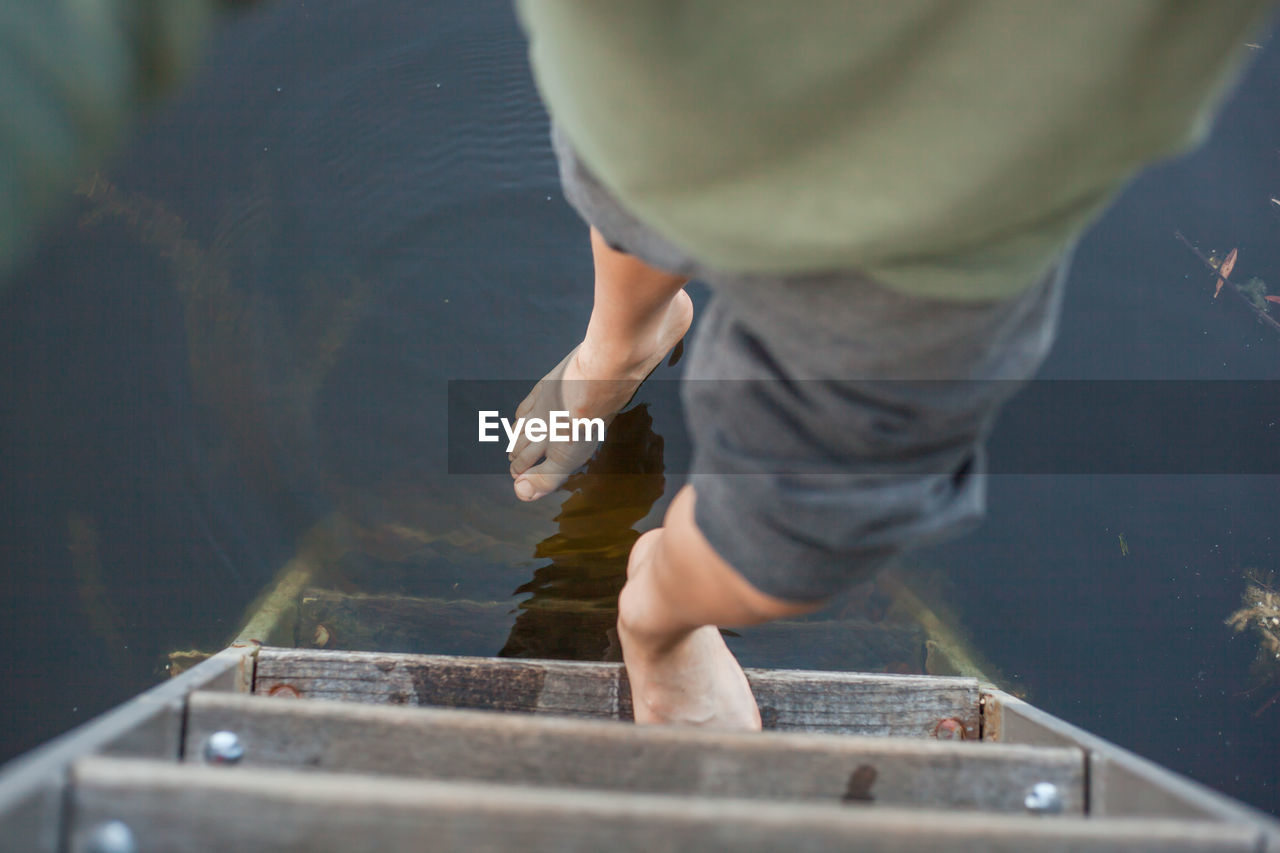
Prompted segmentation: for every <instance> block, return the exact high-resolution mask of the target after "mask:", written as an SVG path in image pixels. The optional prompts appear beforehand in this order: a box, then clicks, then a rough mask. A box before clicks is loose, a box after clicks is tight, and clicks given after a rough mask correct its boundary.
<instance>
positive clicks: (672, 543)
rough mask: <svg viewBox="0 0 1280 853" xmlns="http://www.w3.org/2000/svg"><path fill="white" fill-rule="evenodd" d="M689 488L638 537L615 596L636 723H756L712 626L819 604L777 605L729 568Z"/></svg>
mask: <svg viewBox="0 0 1280 853" xmlns="http://www.w3.org/2000/svg"><path fill="white" fill-rule="evenodd" d="M695 501H696V496H695V494H694V491H693V489H692V488H691V487H688V486H686V487H685V488H683V489H681V490H680V492H679V493H678V494H677V495H676V498H675V500H674V501H672V503H671V507H670V508H669V509H668V511H667V515H666V519H665V525H666V526H665V527H662V528H659V529H658V530H652V531H650V532H648V533H646V534H645V535H644V536H642V537H640V539H639V540H637V542H636V544H635V547H633V548H632V550H631V559H630V561H629V562H628V564H627V584H626V586H625V587H623V589H622V595H621V596H620V598H619V601H618V638H619V640H620V641H621V643H622V656H623V659H624V660H625V661H626V665H627V675H628V677H629V679H630V681H631V696H632V704H633V706H634V708H635V718H636V722H637V723H680V724H686V725H703V726H709V727H714V728H725V729H759V728H760V712H759V710H758V709H757V708H756V702H755V699H754V698H753V697H752V695H751V689H750V687H749V686H748V685H747V679H746V677H745V676H744V675H743V674H742V668H741V667H740V666H739V665H738V662H737V661H736V660H735V659H734V657H733V654H732V653H731V652H730V651H729V648H728V646H726V645H725V643H724V639H723V638H722V637H721V636H720V632H719V629H718V628H717V627H716V626H717V625H753V624H757V623H760V622H768V621H770V620H773V619H780V618H783V617H785V616H798V615H801V614H804V613H810V612H812V611H814V610H817V609H818V608H819V607H820V606H821V604H818V603H810V602H806V603H795V602H788V601H782V600H780V599H777V598H774V597H772V596H769V595H765V594H764V593H762V592H760V591H759V590H757V589H756V588H755V587H753V586H752V585H751V584H749V583H748V582H747V581H746V580H745V579H744V578H743V577H742V576H741V575H739V574H738V573H737V572H735V571H734V570H733V568H732V567H731V566H730V565H729V564H728V563H726V562H725V561H724V560H723V559H721V558H720V556H719V555H718V554H717V553H716V552H715V550H714V549H713V548H712V547H711V545H710V543H708V542H707V540H706V538H705V537H704V536H703V535H702V533H701V532H700V531H699V530H698V528H697V526H696V525H695V524H694V517H693V509H694V503H695Z"/></svg>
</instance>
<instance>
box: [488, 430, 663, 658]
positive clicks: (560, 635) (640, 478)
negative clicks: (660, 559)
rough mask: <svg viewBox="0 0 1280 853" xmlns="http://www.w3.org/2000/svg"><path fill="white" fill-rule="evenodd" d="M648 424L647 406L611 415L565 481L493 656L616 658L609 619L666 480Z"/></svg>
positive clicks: (657, 438) (656, 438) (657, 441)
mask: <svg viewBox="0 0 1280 853" xmlns="http://www.w3.org/2000/svg"><path fill="white" fill-rule="evenodd" d="M652 427H653V418H652V417H650V415H649V410H648V406H645V405H640V406H636V407H635V408H632V409H629V410H627V411H625V412H623V413H622V414H620V415H618V417H616V418H615V419H614V420H613V423H611V424H610V425H609V431H608V434H607V435H606V437H605V442H604V444H602V445H601V446H600V448H599V450H598V451H597V452H596V454H595V455H594V456H593V457H592V458H591V460H590V461H589V462H588V463H587V465H586V467H585V469H584V470H582V471H581V472H579V473H577V474H574V475H573V476H571V477H570V478H569V479H568V481H566V482H565V484H564V486H563V487H562V488H563V489H565V490H567V491H568V492H569V493H570V494H569V497H568V498H567V499H565V501H564V503H563V504H561V505H560V513H559V515H557V516H556V518H555V520H556V522H557V523H558V524H559V526H560V529H559V530H558V531H557V532H556V533H555V534H553V535H551V536H549V537H547V538H546V539H544V540H542V541H541V542H539V543H538V545H537V548H536V549H535V551H534V556H536V557H538V558H542V559H550V560H551V562H550V563H549V564H547V565H545V566H542V567H540V568H538V569H537V570H535V571H534V573H533V578H532V579H531V580H529V581H528V582H527V583H524V584H522V585H520V586H519V587H518V588H517V589H516V590H515V593H513V594H514V595H523V594H526V593H527V594H529V598H527V599H526V600H524V601H522V602H520V605H519V615H518V616H517V617H516V621H515V624H514V625H513V626H512V627H511V635H510V636H509V637H508V638H507V642H506V644H505V645H504V646H503V647H502V650H501V651H500V652H499V654H500V655H502V656H504V657H529V658H563V659H569V660H621V653H620V651H619V649H618V648H617V643H616V636H615V635H614V632H613V625H614V622H616V621H617V617H618V593H619V592H620V591H621V590H622V585H623V582H624V581H625V580H626V562H627V555H628V554H629V553H630V552H631V546H632V545H633V544H634V543H635V541H636V539H637V538H639V536H640V534H639V533H638V532H637V531H636V529H635V525H636V524H637V523H638V522H639V521H640V520H641V519H643V518H645V517H646V516H647V515H649V513H650V511H651V510H652V508H653V505H654V502H655V501H657V500H658V499H659V498H661V497H662V494H663V489H664V487H665V484H666V479H665V478H664V477H663V465H662V448H663V442H662V436H660V435H657V434H656V433H654V432H653V428H652Z"/></svg>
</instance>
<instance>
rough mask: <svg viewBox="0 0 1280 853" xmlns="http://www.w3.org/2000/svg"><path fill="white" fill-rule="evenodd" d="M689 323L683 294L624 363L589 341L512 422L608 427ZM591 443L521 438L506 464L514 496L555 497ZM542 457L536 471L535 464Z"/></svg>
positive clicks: (535, 390) (527, 498)
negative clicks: (563, 419) (564, 420)
mask: <svg viewBox="0 0 1280 853" xmlns="http://www.w3.org/2000/svg"><path fill="white" fill-rule="evenodd" d="M692 323H693V302H692V301H691V300H690V299H689V295H688V294H687V293H685V292H684V291H683V290H681V291H680V292H678V293H677V294H676V296H675V297H674V298H673V299H672V300H671V304H670V305H669V306H668V308H667V311H666V315H665V316H664V317H663V319H662V322H661V324H660V325H659V326H658V328H657V330H656V332H655V333H654V335H653V337H652V339H651V340H644V341H640V342H638V344H637V346H638V351H636V352H630V353H628V354H627V356H626V358H625V359H619V358H617V357H614V356H613V355H612V354H606V353H603V352H601V351H600V350H601V348H600V347H597V346H595V345H594V343H593V341H592V340H590V338H589V337H588V339H587V340H584V341H583V342H582V343H581V344H579V345H578V346H577V347H575V348H574V349H573V351H572V352H570V353H569V354H568V355H567V356H565V357H564V359H563V360H562V361H561V362H560V363H559V364H558V365H556V366H555V368H554V369H552V371H551V372H550V373H548V374H547V375H546V376H544V377H543V378H542V379H541V380H540V381H539V382H538V383H537V384H536V385H534V386H533V390H532V391H530V392H529V396H527V397H525V398H524V401H523V402H521V403H520V405H519V406H518V407H516V417H517V418H540V419H542V420H544V421H549V419H550V415H551V412H568V413H569V417H570V418H600V419H601V420H603V421H604V422H605V425H606V426H608V424H609V422H610V421H612V420H613V418H614V416H615V415H616V414H618V412H619V411H621V410H622V409H623V408H625V407H626V405H627V404H628V403H629V402H631V398H632V397H634V396H635V393H636V390H637V389H638V388H639V387H640V385H641V383H643V382H644V380H645V378H646V377H647V376H648V375H649V374H650V373H651V372H653V370H654V369H655V368H656V367H657V366H658V365H659V364H661V363H662V360H663V359H664V358H666V356H667V353H669V352H670V351H671V349H672V348H673V347H675V345H676V344H678V343H679V342H680V341H681V340H682V339H683V338H684V336H685V333H686V332H688V331H689V326H690V325H691V324H692ZM596 444H597V442H595V441H589V440H588V441H575V442H570V441H556V442H551V441H546V440H542V441H530V440H529V439H528V438H527V437H526V436H525V435H524V434H523V433H521V435H520V437H519V439H518V440H517V443H516V446H515V447H514V448H513V449H512V451H511V453H510V454H509V455H508V458H509V459H510V460H511V476H512V478H514V479H515V491H516V496H517V497H518V498H520V499H521V500H523V501H532V500H537V499H538V498H540V497H543V496H544V495H547V494H550V493H551V492H553V491H555V490H556V489H557V488H558V487H559V486H560V484H561V483H563V482H564V481H565V480H566V479H567V478H568V477H569V475H570V474H572V473H573V472H574V471H575V470H576V469H577V468H579V467H581V466H582V465H583V464H584V463H585V462H586V461H587V460H588V459H590V458H591V454H592V453H594V452H595V448H596ZM544 456H545V457H546V459H545V461H543V462H542V464H540V465H535V464H534V463H536V462H538V460H539V459H542V458H543V457H544Z"/></svg>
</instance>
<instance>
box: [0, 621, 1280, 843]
mask: <svg viewBox="0 0 1280 853" xmlns="http://www.w3.org/2000/svg"><path fill="white" fill-rule="evenodd" d="M748 677H749V679H750V681H751V685H752V689H753V690H754V692H755V694H756V696H757V699H758V701H759V704H760V708H761V712H762V717H763V718H764V720H765V724H766V727H767V730H766V731H765V732H763V733H735V732H714V731H702V730H697V729H683V728H672V727H663V726H656V727H637V726H635V725H633V724H631V723H630V722H627V720H628V719H629V718H630V715H631V706H630V695H629V691H628V686H627V681H626V676H625V672H624V671H623V669H622V668H621V666H620V665H618V664H607V663H569V662H557V661H531V660H515V659H507V658H462V657H448V656H433V655H397V654H380V653H370V652H333V651H324V650H298V649H282V648H269V647H258V646H256V645H253V644H248V645H244V646H241V647H233V648H230V649H227V650H226V651H224V652H222V653H220V654H218V655H216V656H214V657H213V658H211V659H210V660H208V661H206V662H204V663H202V664H199V665H198V666H196V667H194V668H193V669H191V670H189V671H188V672H186V673H183V674H182V675H180V676H178V677H176V678H174V679H172V680H171V681H169V682H167V683H166V684H163V685H160V686H159V687H157V688H154V689H153V690H151V691H148V692H147V693H144V694H142V695H141V696H139V697H137V698H136V699H134V700H132V701H130V702H128V703H126V704H125V705H123V706H121V707H119V708H117V709H115V710H114V711H111V712H109V713H108V714H106V715H104V716H103V717H100V718H98V719H97V720H95V721H91V722H90V723H88V724H86V725H85V726H83V727H81V728H80V729H77V730H76V731H73V732H71V733H69V734H68V735H65V736H64V737H62V738H60V739H58V740H56V741H54V742H52V743H50V744H48V745H47V746H45V747H43V748H41V749H40V750H37V751H36V752H34V753H32V754H30V755H28V756H26V757H24V758H22V759H19V760H18V761H17V762H14V763H12V764H10V765H9V766H8V767H6V768H5V770H4V772H3V773H0V850H4V851H15V853H18V851H20V852H21V853H64V851H71V853H135V851H136V853H152V851H156V853H158V852H159V851H166V853H168V851H218V853H221V852H222V851H343V853H349V851H402V850H403V851H417V850H459V851H461V850H466V851H475V850H520V851H526V850H556V851H559V850H580V851H619V853H620V851H630V850H635V851H646V853H648V851H654V850H699V851H701V850H718V849H724V850H733V851H753V850H760V851H766V850H767V851H777V850H797V851H799V850H833V849H857V850H868V851H881V850H884V851H890V850H892V851H916V850H919V851H936V850H959V851H970V850H972V851H979V850H981V851H989V850H1008V851H1050V850H1052V851H1067V850H1071V851H1085V850H1088V851H1103V850H1106V851H1251V853H1254V852H1256V851H1264V850H1280V825H1277V823H1276V822H1275V821H1273V820H1272V819H1270V818H1269V817H1267V816H1265V815H1263V814H1262V813H1260V812H1256V811H1254V810H1252V809H1250V808H1248V807H1246V806H1243V805H1241V804H1239V803H1236V802H1234V801H1232V800H1229V799H1227V798H1225V797H1222V796H1220V795H1218V794H1215V793H1213V792H1210V791H1208V790H1207V789H1204V788H1202V787H1201V786H1199V785H1196V784H1195V783H1192V782H1190V781H1188V780H1185V779H1182V778H1180V777H1177V776H1175V775H1173V774H1171V773H1169V772H1168V771H1165V770H1163V769H1161V768H1159V767H1157V766H1155V765H1153V764H1151V763H1149V762H1146V761H1144V760H1142V759H1140V758H1138V757H1136V756H1134V755H1132V754H1130V753H1127V752H1125V751H1124V750H1121V749H1119V748H1118V747H1115V746H1113V745H1111V744H1109V743H1106V742H1105V741H1102V740H1101V739H1099V738H1096V737H1094V736H1092V735H1090V734H1088V733H1087V732H1083V731H1081V730H1079V729H1076V728H1074V727H1072V726H1070V725H1068V724H1066V723H1064V722H1062V721H1061V720H1058V719H1056V718H1054V717H1052V716H1050V715H1048V714H1046V713H1044V712H1042V711H1039V710H1037V709H1035V708H1034V707H1032V706H1030V705H1027V704H1026V703H1024V702H1021V701H1020V700H1018V699H1016V698H1014V697H1012V696H1009V695H1007V694H1004V693H1002V692H1001V691H998V690H994V689H991V688H987V687H984V686H983V685H982V684H980V683H979V682H978V681H977V680H976V679H970V678H941V677H932V676H910V675H904V676H898V675H866V674H857V673H830V672H801V671H780V670H752V671H749V672H748Z"/></svg>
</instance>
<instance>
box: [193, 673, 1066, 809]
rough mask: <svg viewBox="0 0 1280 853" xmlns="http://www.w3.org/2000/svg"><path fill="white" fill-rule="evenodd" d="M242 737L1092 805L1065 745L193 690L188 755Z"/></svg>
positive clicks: (845, 798) (562, 770)
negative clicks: (646, 722)
mask: <svg viewBox="0 0 1280 853" xmlns="http://www.w3.org/2000/svg"><path fill="white" fill-rule="evenodd" d="M223 730H229V731H233V732H235V733H236V735H237V736H238V738H239V741H240V744H241V745H242V746H243V748H244V750H245V756H244V758H243V759H242V760H241V763H242V764H244V765H246V766H254V767H273V766H274V767H287V768H297V769H315V770H325V771H342V772H357V773H370V774H398V775H402V776H413V777H425V778H431V779H466V780H471V781H477V782H503V783H512V784H522V785H545V786H555V787H571V788H600V789H608V790H616V791H632V792H648V793H662V794H682V795H694V796H729V797H748V798H766V799H777V800H813V801H818V802H826V803H837V804H838V803H841V802H862V803H875V804H876V805H895V806H930V807H934V808H941V809H945V808H957V809H982V810H987V811H993V812H1007V813H1012V814H1019V813H1022V812H1023V811H1024V808H1025V806H1024V799H1025V797H1026V794H1027V792H1028V791H1029V790H1030V789H1031V787H1032V786H1033V785H1034V784H1036V783H1037V782H1051V783H1053V784H1054V785H1056V786H1057V787H1058V790H1059V792H1061V794H1062V798H1063V805H1064V810H1065V812H1066V813H1074V814H1082V813H1083V812H1084V753H1083V752H1082V751H1081V750H1078V749H1074V748H1067V747H1056V748H1055V747H1034V746H1024V745H1014V744H984V743H981V742H975V743H966V742H962V741H931V740H921V739H902V738H894V739H889V738H871V737H851V736H848V735H830V734H807V733H783V732H763V733H749V732H717V731H706V730H698V729H688V728H675V727H668V726H643V727H637V726H635V725H632V724H629V723H619V722H608V721H603V720H587V719H576V718H572V717H547V716H534V715H530V714H501V713H494V712H491V711H462V710H456V709H440V708H395V707H386V706H376V705H356V704H352V703H344V702H325V701H302V702H297V701H294V702H282V701H280V700H278V699H269V698H262V697H253V696H237V695H234V694H216V693H196V694H194V695H192V697H191V701H190V705H189V710H188V720H187V738H186V751H185V752H186V756H187V758H188V760H193V761H200V760H202V755H203V751H204V745H205V743H206V742H207V740H208V738H209V736H210V735H211V734H213V733H214V732H218V731H223Z"/></svg>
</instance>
